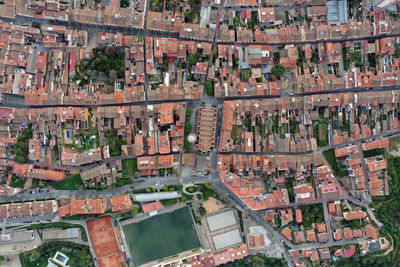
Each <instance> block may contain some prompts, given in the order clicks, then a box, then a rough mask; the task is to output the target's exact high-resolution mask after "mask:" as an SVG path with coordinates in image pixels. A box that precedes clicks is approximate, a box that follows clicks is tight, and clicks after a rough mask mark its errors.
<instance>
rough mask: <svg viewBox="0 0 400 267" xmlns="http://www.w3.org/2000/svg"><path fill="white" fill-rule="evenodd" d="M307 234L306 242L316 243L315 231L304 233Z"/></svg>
mask: <svg viewBox="0 0 400 267" xmlns="http://www.w3.org/2000/svg"><path fill="white" fill-rule="evenodd" d="M306 234H307V241H308V242H315V241H317V236H316V235H315V231H314V230H312V229H311V230H307V232H306Z"/></svg>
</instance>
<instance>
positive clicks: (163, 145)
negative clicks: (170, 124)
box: [158, 134, 171, 154]
mask: <svg viewBox="0 0 400 267" xmlns="http://www.w3.org/2000/svg"><path fill="white" fill-rule="evenodd" d="M158 141H159V146H160V154H168V153H170V152H171V150H170V144H169V137H168V134H167V135H160V136H159V138H158Z"/></svg>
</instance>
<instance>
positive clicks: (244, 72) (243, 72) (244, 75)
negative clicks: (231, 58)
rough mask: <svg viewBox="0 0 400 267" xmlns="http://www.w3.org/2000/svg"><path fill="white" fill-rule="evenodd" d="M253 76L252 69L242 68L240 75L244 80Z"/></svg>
mask: <svg viewBox="0 0 400 267" xmlns="http://www.w3.org/2000/svg"><path fill="white" fill-rule="evenodd" d="M250 76H251V69H241V70H240V77H241V78H242V80H244V81H248V80H249V78H250Z"/></svg>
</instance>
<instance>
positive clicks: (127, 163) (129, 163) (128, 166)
mask: <svg viewBox="0 0 400 267" xmlns="http://www.w3.org/2000/svg"><path fill="white" fill-rule="evenodd" d="M137 170H138V168H137V159H124V160H122V176H123V177H124V178H130V177H134V176H136V172H137Z"/></svg>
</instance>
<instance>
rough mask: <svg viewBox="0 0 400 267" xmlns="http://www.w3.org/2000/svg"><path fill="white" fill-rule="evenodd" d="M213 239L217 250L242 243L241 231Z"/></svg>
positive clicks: (230, 232) (233, 231)
mask: <svg viewBox="0 0 400 267" xmlns="http://www.w3.org/2000/svg"><path fill="white" fill-rule="evenodd" d="M212 239H213V242H214V247H215V249H216V250H220V249H223V248H227V247H231V246H234V245H236V244H240V243H242V237H241V236H240V232H239V229H236V230H232V231H229V232H226V233H223V234H220V235H215V236H213V237H212Z"/></svg>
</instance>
